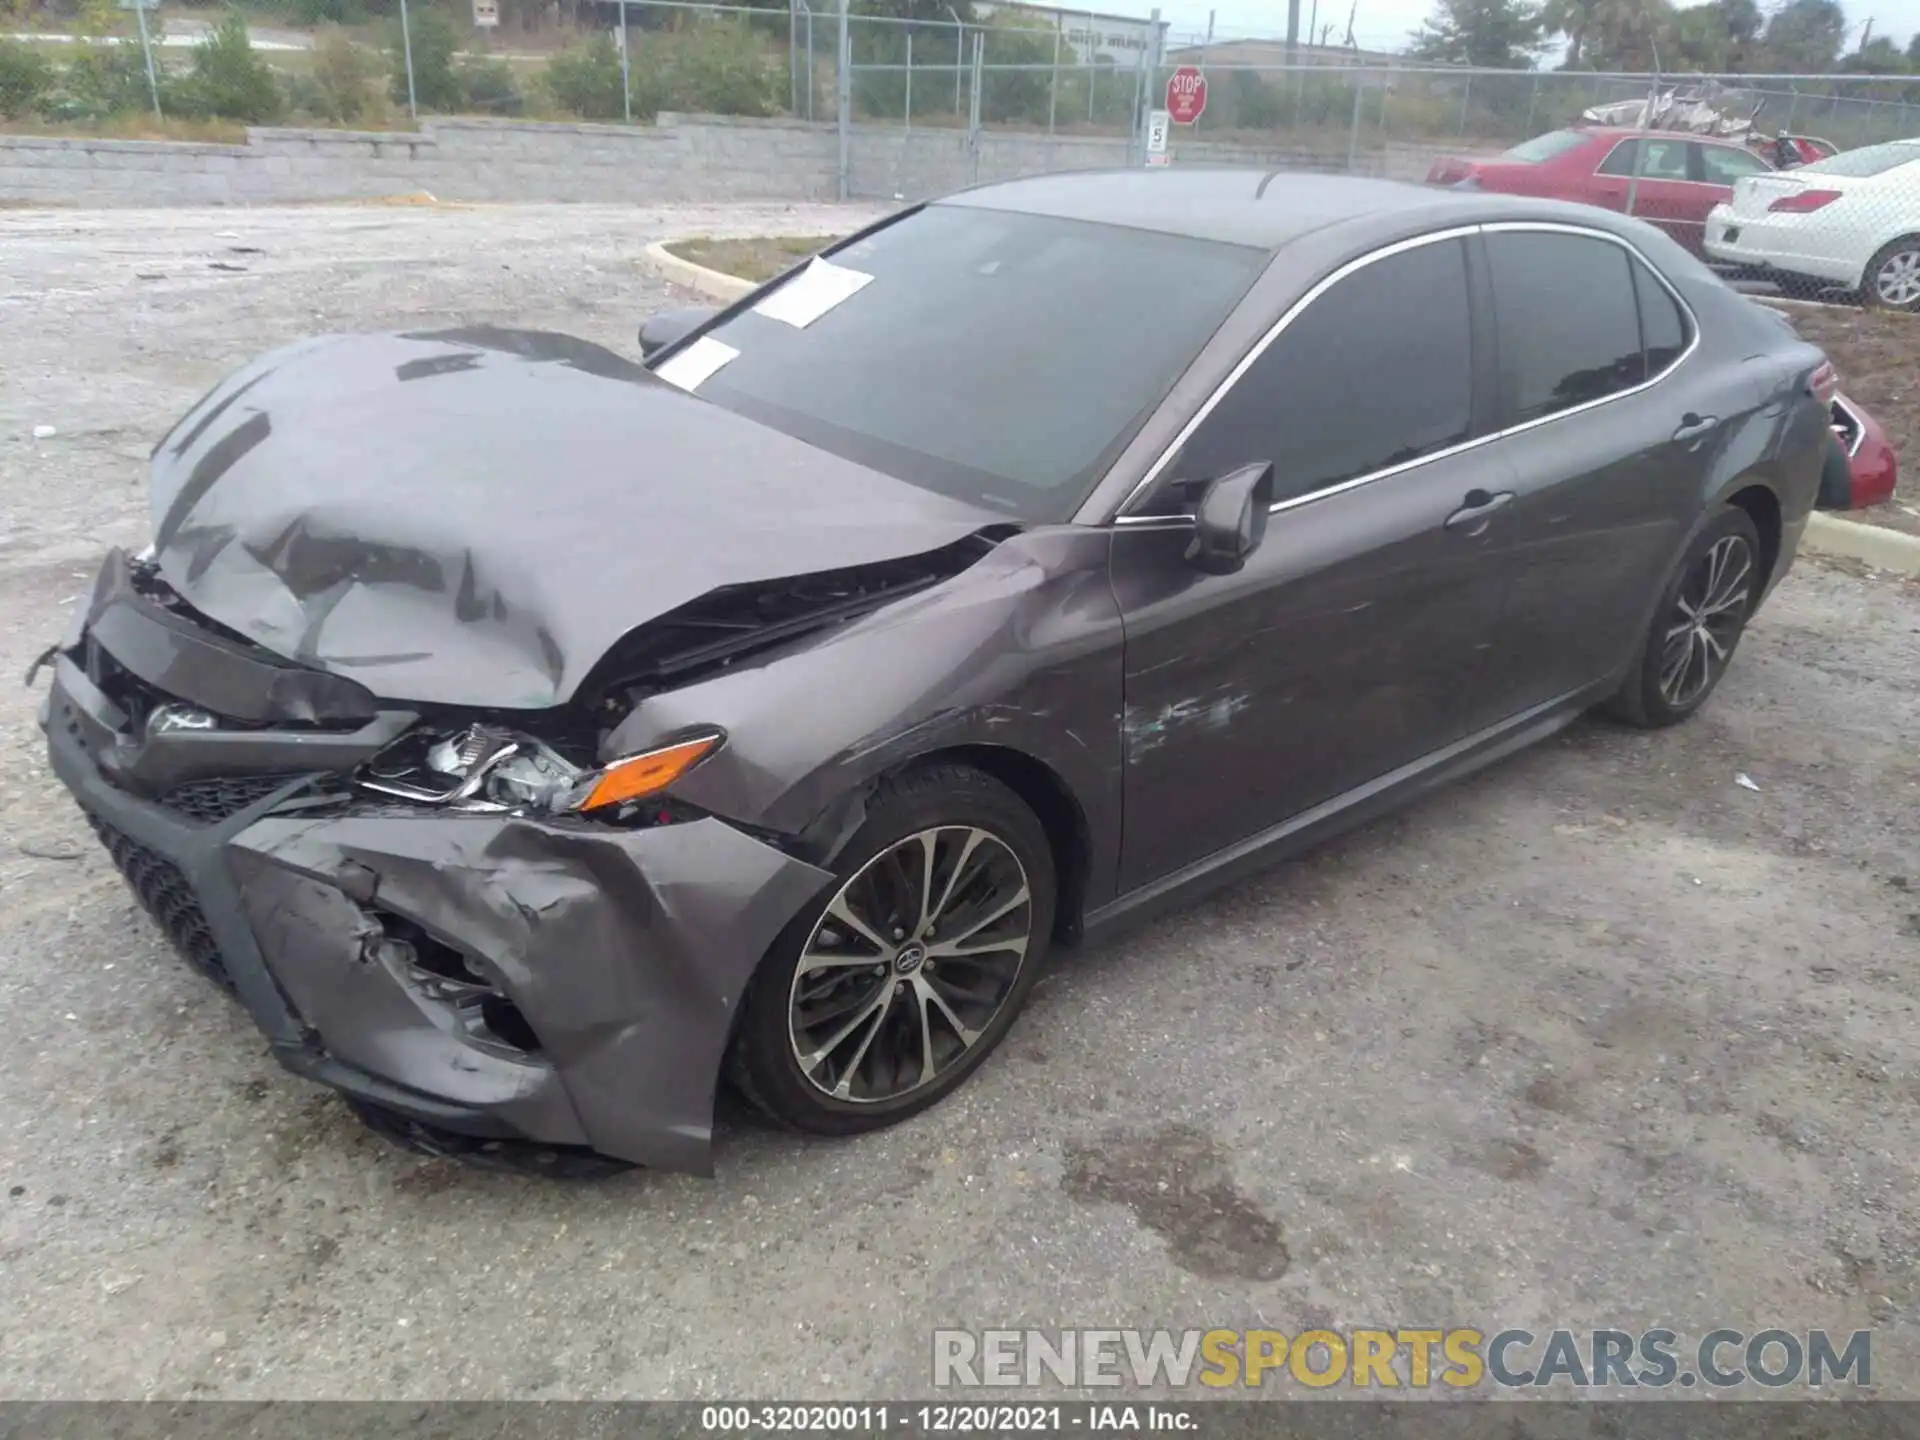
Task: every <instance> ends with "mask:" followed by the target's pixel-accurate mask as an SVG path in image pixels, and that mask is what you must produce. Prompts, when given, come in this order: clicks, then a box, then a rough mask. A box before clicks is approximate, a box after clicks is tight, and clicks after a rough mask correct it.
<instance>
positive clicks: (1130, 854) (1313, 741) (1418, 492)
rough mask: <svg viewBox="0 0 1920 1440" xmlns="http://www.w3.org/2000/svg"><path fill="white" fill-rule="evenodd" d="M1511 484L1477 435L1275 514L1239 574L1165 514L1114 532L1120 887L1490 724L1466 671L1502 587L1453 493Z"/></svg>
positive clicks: (1488, 697)
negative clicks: (1207, 569) (1207, 555)
mask: <svg viewBox="0 0 1920 1440" xmlns="http://www.w3.org/2000/svg"><path fill="white" fill-rule="evenodd" d="M1508 488H1509V484H1508V476H1507V473H1506V471H1505V470H1504V468H1503V467H1502V465H1501V462H1500V461H1499V460H1498V459H1497V458H1495V456H1494V455H1493V454H1492V453H1491V450H1490V448H1488V447H1482V448H1478V449H1474V450H1469V451H1467V452H1464V453H1462V454H1459V455H1454V456H1449V457H1446V458H1442V459H1439V460H1435V461H1432V462H1430V463H1428V464H1425V465H1420V466H1416V467H1414V468H1413V469H1411V470H1406V471H1402V472H1401V473H1399V474H1397V475H1389V476H1386V477H1384V478H1382V479H1378V480H1374V481H1370V482H1368V483H1366V484H1364V485H1361V486H1359V487H1357V488H1355V489H1353V490H1349V491H1345V492H1341V493H1336V494H1331V495H1327V496H1323V497H1320V498H1318V499H1315V500H1313V501H1310V502H1308V503H1306V504H1303V505H1297V506H1294V507H1292V508H1290V509H1283V510H1281V511H1280V512H1279V513H1277V514H1275V515H1274V516H1273V518H1272V522H1271V525H1270V526H1269V528H1268V531H1267V536H1266V540H1265V543H1264V544H1263V545H1262V546H1261V547H1260V548H1259V549H1258V550H1256V551H1255V552H1254V553H1253V555H1252V557H1251V558H1250V560H1249V561H1248V563H1247V567H1246V568H1245V569H1244V570H1243V571H1241V572H1240V573H1239V574H1237V575H1228V576H1214V575H1205V574H1202V573H1201V572H1200V571H1199V570H1197V569H1195V568H1194V567H1193V566H1192V565H1190V564H1189V563H1187V561H1186V560H1185V559H1184V558H1183V553H1184V551H1185V550H1186V548H1187V545H1188V543H1189V541H1190V539H1191V531H1190V530H1189V529H1187V528H1186V527H1184V526H1182V525H1181V524H1179V523H1178V522H1170V523H1167V524H1164V525H1155V526H1144V525H1142V526H1122V527H1121V528H1120V529H1119V531H1118V533H1117V535H1116V537H1115V544H1114V551H1113V583H1114V590H1115V594H1116V597H1117V599H1118V600H1119V603H1120V609H1121V614H1122V618H1123V622H1124V625H1125V629H1126V637H1127V638H1126V644H1127V655H1126V700H1125V716H1124V718H1125V726H1124V729H1125V739H1124V745H1125V767H1126V768H1125V781H1124V806H1125V819H1124V834H1123V839H1122V843H1121V875H1120V888H1121V890H1122V892H1124V891H1126V890H1129V889H1132V888H1133V887H1135V886H1137V885H1142V884H1146V883H1149V882H1151V881H1153V880H1155V879H1158V878H1159V877H1161V876H1163V875H1165V874H1167V873H1169V872H1170V871H1173V870H1176V869H1178V868H1180V867H1181V866H1182V865H1185V864H1189V863H1191V862H1193V861H1195V860H1198V859H1201V858H1203V857H1204V856H1206V855H1209V854H1211V853H1213V852H1214V851H1216V850H1219V849H1221V848H1222V847H1224V846H1227V845H1231V844H1233V843H1234V842H1235V841H1238V840H1242V839H1245V838H1246V837H1247V836H1249V835H1252V834H1255V833H1257V832H1258V831H1260V830H1263V829H1266V828H1267V827H1269V826H1272V825H1276V824H1278V823H1280V822H1281V821H1283V820H1285V819H1287V818H1289V817H1290V816H1293V815H1296V814H1298V813H1300V812H1301V811H1303V810H1306V809H1308V808H1310V807H1311V806H1313V805H1315V804H1318V803H1319V802H1321V801H1323V800H1327V799H1329V798H1331V797H1333V796H1335V795H1338V794H1341V793H1343V792H1344V791H1347V790H1349V789H1352V788H1353V787H1354V786H1357V785H1360V784H1363V783H1365V782H1366V781H1368V780H1370V779H1372V778H1374V777H1375V776H1378V775H1380V774H1383V773H1385V772H1386V771H1388V770H1391V769H1393V768H1395V767H1396V766H1399V765H1403V764H1406V763H1407V762H1409V761H1411V760H1414V759H1417V758H1418V757H1420V756H1421V755H1424V754H1426V753H1427V752H1429V751H1431V750H1434V749H1437V748H1439V747H1440V746H1442V745H1445V744H1447V743H1449V742H1450V741H1453V740H1456V739H1459V738H1460V737H1462V736H1464V735H1466V734H1469V733H1471V732H1472V731H1473V730H1475V729H1478V728H1480V727H1482V726H1483V725H1487V724H1491V723H1493V722H1494V721H1495V720H1497V719H1498V718H1499V717H1500V715H1501V714H1503V713H1505V712H1506V711H1507V709H1508V708H1509V707H1508V706H1507V705H1506V704H1505V702H1504V701H1503V700H1502V699H1501V697H1499V696H1497V695H1494V694H1490V693H1489V692H1488V690H1487V688H1486V687H1485V686H1484V685H1483V684H1482V683H1481V670H1482V666H1483V664H1484V661H1485V658H1486V655H1487V651H1488V647H1489V646H1490V644H1491V643H1492V640H1493V637H1494V634H1495V631H1496V628H1497V624H1498V619H1499V612H1500V603H1501V596H1502V591H1503V588H1504V581H1503V578H1502V576H1501V575H1500V573H1499V571H1498V570H1497V568H1496V567H1495V566H1494V565H1493V564H1492V563H1490V561H1489V556H1490V554H1491V553H1492V551H1493V548H1494V545H1495V543H1496V540H1495V537H1496V536H1497V535H1498V534H1499V532H1500V530H1501V521H1502V518H1503V515H1502V514H1501V513H1496V514H1495V515H1494V516H1493V517H1492V518H1491V519H1490V520H1489V522H1488V523H1487V526H1486V528H1485V529H1484V530H1483V531H1481V533H1479V534H1469V533H1467V532H1466V531H1465V530H1454V531H1449V530H1447V529H1445V528H1443V527H1444V523H1445V521H1446V519H1447V517H1448V516H1449V515H1451V514H1453V513H1454V512H1455V511H1457V510H1459V509H1460V508H1461V505H1462V502H1463V500H1464V498H1465V497H1466V496H1467V495H1468V493H1469V492H1470V491H1475V490H1481V491H1485V492H1488V493H1499V492H1501V491H1504V490H1506V489H1508Z"/></svg>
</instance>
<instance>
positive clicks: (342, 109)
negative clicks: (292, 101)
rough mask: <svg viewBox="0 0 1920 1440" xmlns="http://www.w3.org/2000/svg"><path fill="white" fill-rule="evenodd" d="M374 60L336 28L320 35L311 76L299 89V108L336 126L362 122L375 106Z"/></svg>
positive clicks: (314, 49) (314, 52)
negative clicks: (373, 85) (357, 121)
mask: <svg viewBox="0 0 1920 1440" xmlns="http://www.w3.org/2000/svg"><path fill="white" fill-rule="evenodd" d="M373 70H374V66H373V57H372V56H370V55H368V54H367V52H366V51H364V50H362V49H361V48H360V47H359V46H358V45H355V44H354V43H353V42H352V41H351V40H349V39H348V38H347V37H346V35H345V34H344V33H342V32H341V31H340V29H339V28H338V27H336V26H329V27H327V28H326V29H324V30H322V31H321V32H320V35H319V38H318V39H317V40H316V41H315V42H314V46H313V74H312V76H311V78H310V81H309V83H308V84H307V85H306V86H303V87H302V91H301V94H300V96H299V97H298V102H299V104H300V107H301V108H302V109H304V110H306V111H307V112H308V113H309V114H311V115H312V116H313V117H314V118H315V119H318V120H326V121H328V122H330V123H332V124H335V125H342V124H351V123H352V122H354V121H356V120H359V119H361V118H362V117H363V116H365V115H366V114H367V113H368V112H369V111H371V110H372V109H373V107H374V104H375V96H374V93H373V87H372V84H371V82H372V80H373Z"/></svg>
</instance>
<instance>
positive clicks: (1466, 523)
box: [1446, 490, 1513, 536]
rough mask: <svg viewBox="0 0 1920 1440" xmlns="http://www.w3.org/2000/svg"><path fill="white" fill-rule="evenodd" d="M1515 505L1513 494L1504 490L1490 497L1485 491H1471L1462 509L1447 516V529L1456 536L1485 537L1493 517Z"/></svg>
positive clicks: (1462, 501) (1464, 500)
mask: <svg viewBox="0 0 1920 1440" xmlns="http://www.w3.org/2000/svg"><path fill="white" fill-rule="evenodd" d="M1512 503H1513V492H1512V491H1511V490H1502V491H1500V492H1499V493H1498V494H1496V495H1489V494H1488V493H1487V492H1486V491H1485V490H1469V491H1467V493H1466V495H1465V497H1464V498H1463V499H1462V500H1461V503H1460V508H1459V509H1458V510H1456V511H1454V512H1453V513H1452V514H1451V515H1449V516H1447V519H1446V528H1447V529H1449V530H1451V531H1453V533H1454V534H1456V535H1466V536H1474V535H1483V534H1485V533H1486V529H1487V526H1488V525H1490V524H1492V523H1493V517H1494V516H1495V515H1496V514H1497V513H1499V512H1500V511H1502V510H1504V509H1506V508H1507V506H1509V505H1511V504H1512Z"/></svg>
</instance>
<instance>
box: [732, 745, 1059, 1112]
mask: <svg viewBox="0 0 1920 1440" xmlns="http://www.w3.org/2000/svg"><path fill="white" fill-rule="evenodd" d="M835 873H836V876H837V879H836V881H835V884H834V886H833V887H832V889H831V890H830V891H829V892H828V895H827V898H826V900H825V903H824V904H820V905H815V906H811V907H809V908H808V909H807V910H806V911H804V912H803V913H802V914H801V915H800V916H799V917H798V918H797V919H796V920H795V921H794V923H793V924H791V925H789V926H788V927H787V929H786V931H785V933H783V934H782V935H781V937H780V939H779V940H778V941H776V942H775V944H774V947H773V949H772V950H771V951H770V952H769V953H768V955H767V957H766V959H765V960H764V961H763V962H762V963H761V966H760V968H759V970H758V971H756V972H755V974H754V978H753V981H752V983H751V984H750V985H749V987H748V991H747V999H746V1009H745V1012H744V1013H743V1014H742V1016H741V1019H740V1029H739V1031H738V1033H737V1034H736V1036H735V1038H734V1050H733V1055H732V1065H731V1073H732V1075H733V1078H734V1081H735V1084H736V1087H737V1088H738V1089H740V1090H741V1091H742V1092H743V1093H744V1094H745V1095H746V1097H747V1098H748V1099H749V1100H750V1101H751V1102H753V1104H754V1105H755V1106H757V1107H758V1108H759V1109H761V1110H763V1111H765V1112H766V1113H767V1114H768V1115H769V1116H771V1117H772V1118H774V1119H776V1120H779V1121H781V1122H783V1123H785V1124H787V1125H790V1126H792V1127H794V1128H796V1129H801V1130H810V1131H814V1132H816V1133H819V1134H828V1135H851V1134H857V1133H859V1132H861V1131H865V1130H876V1129H879V1128H880V1127H882V1126H885V1125H891V1124H894V1123H895V1122H897V1121H900V1120H904V1119H906V1118H907V1117H908V1116H909V1115H913V1114H916V1113H918V1112H919V1111H921V1110H924V1109H926V1108H927V1107H928V1106H929V1105H932V1104H934V1103H935V1102H936V1101H938V1100H940V1099H941V1098H943V1097H944V1096H946V1095H947V1094H949V1093H951V1092H952V1091H953V1090H955V1089H956V1088H958V1087H959V1086H960V1084H961V1083H962V1082H964V1081H965V1080H966V1078H967V1076H968V1075H970V1074H972V1073H973V1071H974V1070H975V1069H976V1068H978V1067H979V1065H980V1064H981V1062H983V1061H984V1060H985V1059H986V1058H987V1056H988V1055H989V1054H991V1053H992V1051H993V1050H994V1048H995V1047H996V1046H997V1045H998V1044H999V1043H1000V1041H1001V1040H1002V1039H1003V1038H1004V1037H1005V1035H1006V1033H1007V1030H1008V1029H1009V1028H1010V1027H1011V1025H1012V1024H1013V1018H1014V1016H1015V1014H1016V1013H1017V1012H1018V1011H1019V1009H1020V1006H1021V1005H1022V1003H1024V1001H1025V1000H1026V997H1027V993H1028V991H1030V990H1031V989H1032V988H1033V983H1034V981H1035V979H1036V978H1037V977H1038V973H1039V968H1040V964H1041V962H1042V960H1043V959H1044V958H1045V952H1046V947H1047V939H1048V936H1049V935H1050V934H1051V932H1052V928H1053V910H1054V865H1053V855H1052V851H1051V849H1050V848H1049V846H1048V844H1047V837H1046V832H1045V830H1044V829H1042V827H1041V825H1040V822H1039V821H1038V820H1037V819H1036V818H1035V817H1034V814H1033V812H1032V811H1031V810H1030V809H1029V808H1028V807H1027V806H1026V805H1025V804H1024V803H1023V802H1022V801H1021V799H1020V797H1019V796H1017V795H1015V794H1014V793H1013V792H1012V791H1011V790H1010V789H1008V788H1007V787H1006V786H1005V785H1003V784H1001V783H1000V782H999V781H998V780H995V779H993V778H992V777H991V776H989V775H985V774H982V773H981V772H979V771H977V770H973V769H970V768H968V767H966V766H961V765H934V766H928V767H926V768H923V769H920V770H915V771H911V772H909V773H908V774H906V775H904V776H901V777H899V778H897V779H894V780H890V781H887V782H885V784H884V785H883V786H882V787H881V788H880V790H879V791H878V792H876V794H875V796H874V797H873V801H872V803H871V804H870V805H869V806H868V810H867V819H866V822H865V823H864V824H863V825H862V826H861V827H860V829H859V830H858V831H857V832H856V833H855V834H854V837H853V839H852V841H851V842H849V844H848V846H847V848H846V850H845V852H844V853H843V857H842V860H841V862H840V863H839V864H838V865H837V866H836V871H835Z"/></svg>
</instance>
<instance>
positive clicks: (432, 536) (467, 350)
mask: <svg viewBox="0 0 1920 1440" xmlns="http://www.w3.org/2000/svg"><path fill="white" fill-rule="evenodd" d="M153 515H154V545H155V557H156V559H157V561H158V563H159V566H160V571H161V574H162V575H163V576H164V577H165V578H166V580H167V582H168V583H169V584H170V585H172V586H173V588H174V589H175V590H176V591H178V592H179V593H180V595H181V596H182V597H183V598H184V599H185V600H186V601H187V602H188V603H189V604H191V605H192V606H194V608H196V609H197V610H199V611H200V612H201V613H203V614H205V615H207V616H209V617H210V618H212V619H214V620H216V621H218V622H219V623H221V624H222V625H225V626H227V627H229V628H231V629H233V630H236V631H238V632H240V633H241V634H243V635H245V636H247V637H248V638H250V639H252V640H254V641H256V642H257V643H259V644H260V645H262V646H265V647H266V648H267V649H269V650H271V651H273V652H275V653H277V654H279V655H282V656H285V657H287V658H288V659H292V660H297V661H302V662H305V663H308V664H312V665H315V666H318V667H320V668H323V669H326V670H329V671H332V672H334V673H336V674H340V675H345V676H349V677H351V678H352V679H355V680H357V681H359V682H360V683H362V684H364V685H366V686H367V687H368V688H369V689H370V690H372V691H373V692H374V693H375V694H376V695H379V696H381V697H383V698H386V699H391V700H404V701H417V702H425V703H439V704H448V705H472V706H484V707H498V708H510V709H524V708H544V707H547V706H552V705H556V704H559V703H562V702H564V701H565V700H567V699H568V698H569V697H570V696H571V695H572V694H573V693H574V691H575V690H576V689H577V688H578V686H579V685H580V682H581V681H582V680H583V679H584V678H585V677H586V675H587V673H588V672H589V671H590V670H591V669H592V668H593V666H594V664H595V662H597V661H598V660H599V659H600V658H601V657H602V656H603V655H605V654H606V652H607V650H608V649H609V647H611V646H612V645H613V643H614V642H615V641H616V640H618V639H619V638H620V637H621V636H622V635H624V634H625V633H626V632H627V631H629V630H631V629H633V628H634V627H636V626H638V625H640V624H642V623H644V622H645V621H647V620H650V619H652V618H654V617H655V616H657V615H660V614H663V613H665V612H666V611H668V610H671V609H673V608H675V607H676V606H679V605H682V604H684V603H686V602H687V601H689V600H692V599H694V598H696V597H697V596H699V595H702V594H704V593H706V592H707V591H709V590H713V589H717V588H719V587H720V586H724V585H733V584H739V583H744V582H748V581H755V580H768V579H779V578H782V577H784V576H789V575H802V574H808V573H811V572H815V571H822V570H832V569H838V568H841V567H844V566H850V565H859V564H865V563H869V562H873V561H881V560H890V559H897V558H901V557H904V556H908V555H915V554H920V553H923V552H925V551H929V550H934V549H938V548H939V547H941V546H943V545H947V544H951V543H953V542H954V541H956V540H959V539H961V538H962V537H964V536H965V535H967V534H969V533H971V532H972V531H974V530H976V529H978V528H980V527H981V526H982V525H986V524H990V523H992V522H993V520H994V519H995V517H994V516H992V515H990V514H988V513H986V512H982V511H978V510H975V509H973V508H971V507H969V506H965V505H962V504H960V503H959V502H956V501H952V500H948V499H945V498H943V497H941V496H938V495H935V494H933V493H931V492H929V491H925V490H921V489H918V488H916V487H914V486H911V485H908V484H906V483H904V482H902V481H898V480H895V479H893V478H891V477H889V476H886V475H882V474H880V473H878V472H876V471H873V470H869V469H867V468H865V467H863V466H860V465H857V464H854V463H853V462H851V461H847V460H842V459H840V458H838V457H837V456H834V455H831V454H829V453H827V452H826V451H823V450H817V449H815V448H813V447H812V446H809V445H805V444H803V443H801V442H800V441H798V440H794V439H791V438H789V437H787V436H785V435H782V434H780V433H779V432H777V431H774V430H769V429H767V428H765V427H763V426H760V425H757V424H755V423H753V422H752V421H748V420H745V419H742V418H740V417H739V416H736V415H733V414H731V413H730V412H728V411H725V410H722V409H720V408H719V407H717V406H714V405H709V404H706V403H703V402H702V401H699V400H697V399H695V398H694V397H692V396H690V395H686V394H683V393H682V392H680V391H679V390H676V389H674V388H673V387H671V386H669V385H667V384H665V383H664V382H662V381H658V380H655V379H654V378H653V377H652V376H651V375H650V374H649V373H648V372H647V371H645V370H644V369H642V368H641V367H640V366H638V365H635V364H632V363H631V362H629V361H626V360H624V359H622V358H621V357H620V356H618V355H616V354H614V353H613V352H612V351H610V350H605V349H602V348H601V347H599V346H597V345H591V344H588V343H586V342H584V341H579V340H573V339H570V338H568V337H566V336H561V335H551V334H544V333H539V332H532V331H510V330H465V331H446V332H440V333H435V334H412V335H368V336H343V337H329V338H325V339H319V340H310V341H305V342H302V343H300V344H297V345H293V346H290V347H288V348H286V349H283V350H280V351H277V352H275V353H273V354H270V355H267V356H264V357H262V358H261V359H260V360H258V361H256V362H254V363H253V364H252V365H250V366H249V367H247V368H246V369H244V370H242V371H240V372H239V373H237V374H235V375H233V376H231V377H229V378H228V379H227V380H225V381H224V382H222V383H221V384H220V385H219V386H218V387H217V388H215V389H214V391H213V392H212V393H211V394H209V395H208V396H207V397H206V398H205V399H203V400H202V401H201V402H200V403H199V404H198V405H196V406H195V407H194V408H193V410H191V411H190V412H188V414H187V415H186V416H185V417H184V418H183V419H182V420H181V421H180V422H179V424H178V425H176V426H175V427H174V429H173V431H172V432H171V433H169V434H168V435H167V436H166V438H165V439H163V440H162V441H161V442H160V444H159V445H158V446H157V447H156V448H155V450H154V453H153Z"/></svg>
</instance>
